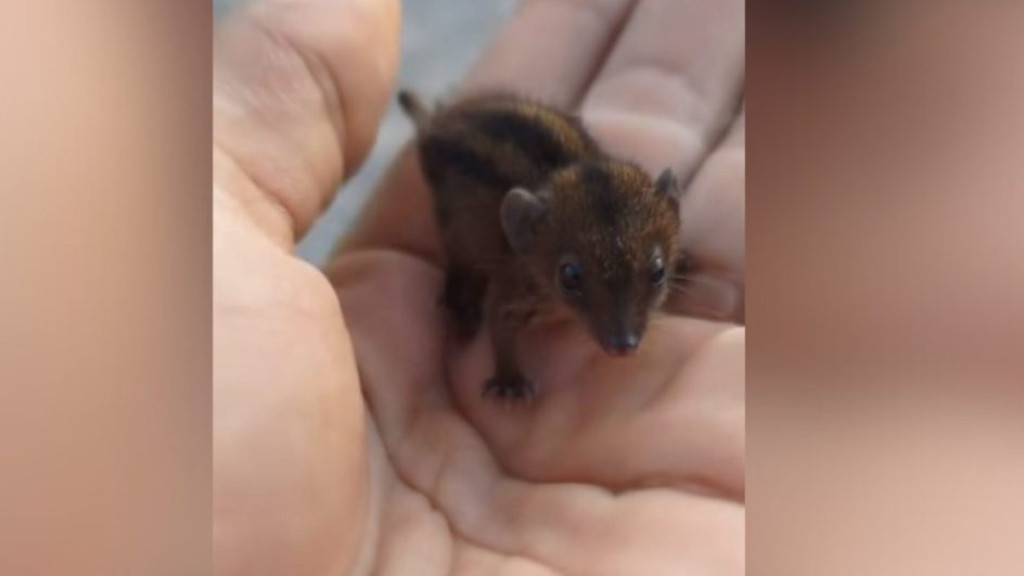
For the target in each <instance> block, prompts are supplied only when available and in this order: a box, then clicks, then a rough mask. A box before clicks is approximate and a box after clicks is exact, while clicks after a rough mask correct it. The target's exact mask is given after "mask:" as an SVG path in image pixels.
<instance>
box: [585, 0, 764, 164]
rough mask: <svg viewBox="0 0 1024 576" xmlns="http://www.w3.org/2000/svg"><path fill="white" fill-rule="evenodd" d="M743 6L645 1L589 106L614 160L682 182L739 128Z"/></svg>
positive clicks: (711, 0)
mask: <svg viewBox="0 0 1024 576" xmlns="http://www.w3.org/2000/svg"><path fill="white" fill-rule="evenodd" d="M744 50H745V48H744V2H743V0H704V1H700V0H697V1H695V0H689V1H686V2H680V1H679V0H646V1H644V2H642V3H641V4H640V5H639V6H638V7H637V9H636V10H635V12H634V13H633V16H632V18H631V19H630V21H629V23H628V24H627V25H626V29H625V30H624V32H623V34H622V38H621V39H620V40H619V42H618V43H617V44H616V46H615V49H614V51H613V52H612V54H611V56H610V57H609V59H608V62H607V63H606V64H605V66H604V68H603V69H602V70H601V72H600V73H599V75H598V76H597V78H596V80H595V81H594V85H593V87H592V88H591V90H590V92H589V93H588V94H587V97H586V99H585V100H584V102H583V110H582V112H583V116H584V119H585V120H586V121H587V122H588V124H589V125H590V126H591V127H592V128H593V129H594V131H595V132H596V134H597V135H598V137H599V138H600V139H601V140H602V141H603V142H604V143H605V145H606V146H607V148H608V149H609V151H610V152H612V153H615V154H619V155H622V156H627V157H633V158H635V159H636V160H638V161H639V162H640V163H641V164H643V165H644V166H645V167H647V168H648V169H649V170H650V171H651V172H652V173H654V174H657V173H658V172H660V171H661V170H663V169H664V168H666V167H673V168H675V169H676V170H677V172H678V173H679V174H680V175H682V176H684V179H685V176H687V175H688V174H690V172H691V171H692V170H693V169H694V168H695V167H696V166H697V164H698V163H699V161H700V159H701V158H702V157H703V156H704V154H705V151H706V150H707V149H708V148H710V146H711V145H712V144H713V142H714V141H715V140H716V136H717V135H718V134H721V133H722V132H723V131H724V130H725V129H726V128H727V127H728V125H729V123H730V122H731V121H732V120H733V118H734V116H735V113H736V109H737V106H738V104H739V99H740V93H741V91H742V86H743V69H744V57H745V54H744Z"/></svg>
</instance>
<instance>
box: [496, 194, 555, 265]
mask: <svg viewBox="0 0 1024 576" xmlns="http://www.w3.org/2000/svg"><path fill="white" fill-rule="evenodd" d="M546 212H547V202H546V201H545V200H544V199H543V198H541V197H540V196H538V195H536V194H534V193H533V192H530V191H529V190H527V189H525V188H513V189H512V190H510V191H509V192H508V194H505V198H504V199H503V200H502V201H501V229H502V231H503V232H504V233H505V239H506V240H508V244H509V246H511V247H512V250H513V251H514V252H515V253H516V254H523V253H526V252H529V250H530V248H531V247H532V245H533V241H534V238H535V237H536V235H537V224H539V223H540V221H541V220H542V219H543V218H544V214H545V213H546Z"/></svg>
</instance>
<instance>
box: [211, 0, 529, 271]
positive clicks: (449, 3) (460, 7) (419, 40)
mask: <svg viewBox="0 0 1024 576" xmlns="http://www.w3.org/2000/svg"><path fill="white" fill-rule="evenodd" d="M243 1H244V0H214V2H213V13H214V16H215V17H216V18H218V19H219V18H221V17H223V16H224V14H226V13H227V11H229V10H230V9H231V8H232V7H234V6H237V5H239V4H242V3H243ZM516 3H517V0H403V2H402V5H403V11H404V20H403V26H402V61H401V65H400V67H399V73H398V76H399V80H398V83H399V85H400V86H403V87H409V88H414V89H415V90H416V91H417V92H419V93H422V94H423V95H424V96H425V97H427V98H431V97H434V96H439V95H443V94H445V93H446V92H447V91H448V89H449V88H450V87H451V85H452V84H453V83H454V82H455V81H456V80H457V79H458V78H460V77H461V76H462V75H463V74H464V73H465V72H466V71H467V70H468V69H469V67H470V66H471V65H472V63H473V61H474V60H475V59H476V57H477V56H478V55H479V53H480V51H481V50H482V49H483V47H484V46H485V45H486V43H487V41H488V39H489V38H490V37H491V36H492V35H493V34H494V33H495V32H496V31H497V30H498V28H500V26H501V24H502V22H503V21H504V20H505V19H506V18H507V17H508V15H509V14H511V12H512V10H513V9H514V8H515V5H516ZM411 135H412V127H411V126H410V125H409V123H408V121H407V120H406V119H405V118H404V117H403V116H402V115H401V113H400V112H399V111H398V110H397V108H396V106H395V105H394V102H392V105H391V108H390V109H389V110H388V113H387V116H386V117H385V118H384V122H383V124H382V125H381V129H380V132H379V133H378V135H377V143H376V145H375V147H374V149H373V152H372V153H371V154H370V157H369V158H368V159H367V161H366V163H365V164H364V165H363V167H362V169H361V170H360V171H359V173H358V174H357V175H356V176H355V178H353V179H352V180H351V181H349V182H348V183H347V184H345V186H344V187H343V188H342V190H341V193H339V194H338V195H337V197H336V198H335V201H334V203H333V204H332V205H331V207H330V208H329V209H328V210H327V212H326V213H325V214H324V215H323V217H322V218H321V219H320V221H318V222H317V223H316V225H315V226H314V227H313V229H312V230H311V231H310V232H309V234H308V235H307V236H306V238H305V239H303V241H302V242H301V243H300V244H299V246H298V252H299V255H300V256H302V257H303V258H305V259H307V260H309V261H311V262H313V263H315V264H322V263H323V261H324V260H325V259H326V257H327V256H328V254H329V253H330V250H331V248H332V247H333V246H334V244H335V242H337V240H338V238H339V237H341V236H342V235H343V234H344V233H345V231H346V230H347V229H348V228H349V227H350V226H351V225H352V222H354V221H355V219H356V217H357V216H358V214H359V210H360V209H361V208H362V206H363V205H364V204H365V202H366V200H367V199H368V198H369V197H370V195H371V194H372V193H373V190H374V188H375V187H376V185H377V182H378V181H379V180H380V178H381V175H382V174H383V172H384V170H385V169H386V168H387V167H388V165H390V163H391V161H392V160H393V159H394V157H395V155H396V154H397V152H398V150H399V148H401V146H402V144H404V143H405V142H406V141H407V140H408V139H409V138H410V136H411Z"/></svg>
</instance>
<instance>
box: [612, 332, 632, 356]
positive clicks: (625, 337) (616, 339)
mask: <svg viewBox="0 0 1024 576" xmlns="http://www.w3.org/2000/svg"><path fill="white" fill-rule="evenodd" d="M639 346H640V336H639V335H637V334H636V333H635V332H616V333H613V334H610V335H609V336H608V337H607V338H605V340H604V342H603V347H604V349H605V352H607V353H609V354H611V355H613V356H629V355H632V354H633V353H634V352H636V349H637V348H638V347H639Z"/></svg>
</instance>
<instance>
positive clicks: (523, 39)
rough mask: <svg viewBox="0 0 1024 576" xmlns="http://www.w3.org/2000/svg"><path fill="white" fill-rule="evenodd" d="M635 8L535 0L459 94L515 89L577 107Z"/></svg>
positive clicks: (615, 0)
mask: <svg viewBox="0 0 1024 576" xmlns="http://www.w3.org/2000/svg"><path fill="white" fill-rule="evenodd" d="M635 5H636V0H530V1H528V2H526V3H525V4H523V6H522V8H521V9H520V11H519V13H518V14H517V15H516V17H515V18H514V19H513V20H512V21H511V22H510V23H509V24H508V26H506V27H505V28H504V30H503V31H502V32H501V33H500V34H499V35H498V37H497V38H496V39H495V41H494V43H493V44H491V46H490V47H489V48H488V49H487V51H486V52H485V53H484V55H483V57H482V58H481V60H480V62H479V63H478V64H477V66H476V67H475V68H474V69H473V71H472V72H470V74H469V76H468V77H467V78H466V80H465V82H464V83H463V85H462V86H461V88H460V92H463V93H472V92H480V91H486V90H491V89H495V88H497V89H505V90H513V91H514V92H516V93H520V94H523V95H526V96H533V97H537V98H541V99H543V100H544V101H545V102H548V103H550V104H553V105H555V106H560V107H563V108H573V107H575V105H576V104H577V103H578V101H579V99H580V98H581V97H582V96H583V94H584V93H585V91H586V89H587V87H588V85H589V84H590V81H591V80H592V79H593V77H594V75H595V73H596V72H597V70H598V69H599V67H600V64H601V61H602V60H603V59H604V57H605V55H606V54H607V52H608V50H609V49H610V48H611V46H612V44H613V43H614V42H615V39H616V38H617V37H618V34H619V32H620V31H621V29H622V26H623V24H624V23H625V21H626V19H627V17H628V15H629V13H630V11H631V10H632V9H633V7H634V6H635Z"/></svg>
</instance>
